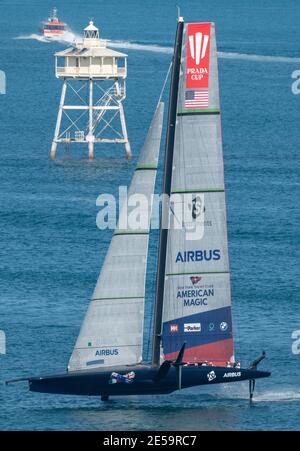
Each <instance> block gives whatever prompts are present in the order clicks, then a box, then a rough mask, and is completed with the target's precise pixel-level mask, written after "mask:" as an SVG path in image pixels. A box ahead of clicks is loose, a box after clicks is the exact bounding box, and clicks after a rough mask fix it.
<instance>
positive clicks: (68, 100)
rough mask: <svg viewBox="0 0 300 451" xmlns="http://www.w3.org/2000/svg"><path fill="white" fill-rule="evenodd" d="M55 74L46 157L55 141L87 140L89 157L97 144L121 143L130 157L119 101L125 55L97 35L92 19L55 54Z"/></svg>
mask: <svg viewBox="0 0 300 451" xmlns="http://www.w3.org/2000/svg"><path fill="white" fill-rule="evenodd" d="M55 73H56V77H57V78H62V79H63V80H64V83H63V87H62V92H61V99H60V105H59V110H58V116H57V122H56V127H55V132H54V138H53V142H52V146H51V154H50V155H51V158H52V159H55V157H56V151H57V145H58V144H59V143H65V144H71V143H87V144H88V150H89V159H93V158H94V145H95V144H96V143H120V144H123V145H124V146H125V151H126V156H127V158H128V159H130V158H131V149H130V143H129V141H128V136H127V129H126V122H125V115H124V109H123V103H122V102H123V100H124V99H125V97H126V77H127V55H125V54H124V53H120V52H116V51H115V50H111V49H109V48H108V47H107V46H106V41H104V40H102V39H100V35H99V29H98V28H97V27H95V25H94V24H93V22H90V23H89V25H88V26H87V27H86V28H85V29H84V37H83V40H82V41H80V42H75V46H74V47H72V48H68V49H66V50H63V51H62V52H58V53H56V54H55Z"/></svg>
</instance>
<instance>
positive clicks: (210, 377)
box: [207, 371, 217, 382]
mask: <svg viewBox="0 0 300 451" xmlns="http://www.w3.org/2000/svg"><path fill="white" fill-rule="evenodd" d="M216 377H217V376H216V373H215V372H214V371H210V372H209V373H207V379H208V382H211V381H213V380H214V379H216Z"/></svg>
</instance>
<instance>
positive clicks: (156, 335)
mask: <svg viewBox="0 0 300 451" xmlns="http://www.w3.org/2000/svg"><path fill="white" fill-rule="evenodd" d="M183 26H184V22H183V18H182V17H179V18H178V24H177V31H176V38H175V46H174V56H173V64H172V75H171V84H170V95H169V112H168V124H167V136H166V146H165V163H164V180H163V194H165V195H167V196H168V198H169V197H170V195H171V180H172V165H173V151H174V139H175V126H176V115H177V97H178V85H179V73H180V61H181V48H182V36H183ZM168 211H169V202H168V201H166V200H165V199H163V205H162V214H161V221H160V237H159V250H158V264H157V276H156V299H155V309H154V327H153V346H152V365H159V361H160V340H161V322H162V311H163V297H164V286H165V267H166V253H167V239H168V228H167V224H168V219H167V218H168Z"/></svg>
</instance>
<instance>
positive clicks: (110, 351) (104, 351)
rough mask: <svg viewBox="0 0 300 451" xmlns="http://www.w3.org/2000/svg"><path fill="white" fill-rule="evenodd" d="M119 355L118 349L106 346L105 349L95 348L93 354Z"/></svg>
mask: <svg viewBox="0 0 300 451" xmlns="http://www.w3.org/2000/svg"><path fill="white" fill-rule="evenodd" d="M116 355H119V349H118V348H114V349H111V348H107V349H97V351H96V352H95V356H107V357H108V356H116Z"/></svg>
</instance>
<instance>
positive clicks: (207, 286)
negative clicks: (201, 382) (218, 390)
mask: <svg viewBox="0 0 300 451" xmlns="http://www.w3.org/2000/svg"><path fill="white" fill-rule="evenodd" d="M171 177H172V178H171V193H172V196H173V195H174V194H177V195H178V196H177V199H176V202H177V203H179V204H180V203H181V205H177V206H176V202H175V204H174V205H175V206H176V208H170V210H169V215H170V218H171V223H173V222H174V221H175V222H176V221H178V217H177V216H176V212H178V211H179V210H180V209H178V206H179V207H180V206H181V207H182V212H185V213H186V216H185V217H184V215H183V214H182V216H181V218H182V222H181V226H182V227H181V228H178V229H175V228H173V227H171V228H170V230H169V232H168V238H167V253H166V269H165V282H164V297H163V318H162V323H163V324H162V351H163V356H164V358H165V359H173V358H176V356H177V354H178V352H179V350H180V348H181V347H182V345H183V343H184V342H185V343H186V348H185V360H186V361H188V362H203V361H206V360H207V361H210V362H213V363H214V364H216V365H225V364H226V362H227V361H229V360H231V361H232V360H233V359H234V357H233V338H232V321H231V295H230V275H229V259H228V245H227V225H226V205H225V192H224V174H223V151H222V139H221V121H220V103H219V86H218V72H217V49H216V38H215V26H214V24H213V23H188V24H185V25H184V29H183V40H182V53H181V65H180V81H179V90H178V100H177V120H176V128H175V143H174V156H173V166H172V176H171ZM175 210H176V212H175ZM187 216H188V218H187ZM179 221H181V219H179ZM193 224H194V226H196V225H197V224H198V226H199V230H198V232H196V231H195V233H194V234H193V233H191V227H192V226H193ZM195 230H196V229H195Z"/></svg>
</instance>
